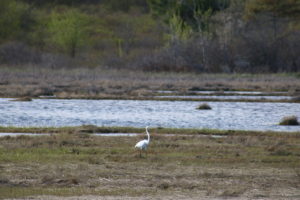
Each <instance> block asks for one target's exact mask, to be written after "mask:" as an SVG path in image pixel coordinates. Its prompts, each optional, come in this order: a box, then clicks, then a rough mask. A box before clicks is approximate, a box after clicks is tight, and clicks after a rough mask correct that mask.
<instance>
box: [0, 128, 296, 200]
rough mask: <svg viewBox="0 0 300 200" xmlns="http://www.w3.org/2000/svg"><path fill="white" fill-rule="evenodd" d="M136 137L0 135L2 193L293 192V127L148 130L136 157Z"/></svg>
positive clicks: (278, 195) (279, 195)
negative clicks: (246, 131) (204, 133)
mask: <svg viewBox="0 0 300 200" xmlns="http://www.w3.org/2000/svg"><path fill="white" fill-rule="evenodd" d="M143 137H144V135H142V136H141V137H140V138H136V137H94V136H90V135H87V134H82V133H81V134H76V133H70V134H61V135H52V136H46V137H24V136H22V137H16V138H15V137H6V138H0V163H1V164H0V169H1V171H0V193H1V194H2V196H1V197H2V198H22V197H24V196H40V195H56V196H82V195H84V196H85V197H86V199H93V198H94V197H95V196H98V198H99V196H101V197H104V196H112V197H111V198H112V199H118V198H119V199H120V198H123V197H124V196H127V197H132V198H133V197H140V198H149V199H151V198H154V199H155V198H164V197H166V198H169V199H180V198H179V197H186V195H189V197H190V198H191V199H199V198H219V199H223V198H239V199H243V198H244V199H245V198H250V199H253V198H257V197H260V198H261V199H264V198H266V199H285V198H291V199H293V198H296V197H297V195H300V194H299V190H298V189H297V188H299V186H300V179H299V178H296V177H299V172H298V171H297V168H298V166H299V164H300V163H299V155H300V148H299V145H298V144H299V142H300V141H299V136H298V135H290V136H289V137H286V138H284V137H283V136H282V135H279V136H276V135H272V136H259V135H256V136H242V135H235V136H230V137H227V138H209V137H207V138H205V137H184V136H168V137H166V136H160V135H159V134H157V133H155V132H153V137H152V142H151V144H150V146H149V150H148V153H147V154H144V155H143V157H142V158H139V155H138V153H137V152H135V150H134V148H133V146H134V144H135V143H136V141H138V140H139V139H141V138H143ZM145 193H147V195H146V196H145ZM88 195H92V196H91V197H90V198H89V196H88ZM44 198H45V199H51V196H50V197H47V196H45V197H44ZM42 199H43V198H42Z"/></svg>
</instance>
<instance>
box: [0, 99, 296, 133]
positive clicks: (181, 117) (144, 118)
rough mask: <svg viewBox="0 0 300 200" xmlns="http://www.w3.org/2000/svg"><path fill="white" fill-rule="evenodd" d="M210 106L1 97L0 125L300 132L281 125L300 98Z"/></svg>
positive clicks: (214, 103)
mask: <svg viewBox="0 0 300 200" xmlns="http://www.w3.org/2000/svg"><path fill="white" fill-rule="evenodd" d="M206 103H208V104H209V105H210V106H211V107H212V110H197V109H196V107H197V106H198V105H199V104H201V102H195V101H150V100H149V101H148V100H147V101H139V100H74V99H73V100H61V99H34V100H33V101H30V102H17V101H11V99H8V98H0V126H18V127H32V126H34V127H61V126H80V125H86V124H93V125H97V126H131V127H144V126H146V125H150V126H152V127H173V128H210V129H223V130H231V129H232V130H262V131H267V130H273V131H300V126H279V125H277V124H278V123H279V121H280V120H281V119H282V118H283V117H285V116H290V115H295V116H297V117H298V118H300V104H299V103H261V102H251V103H250V102H206Z"/></svg>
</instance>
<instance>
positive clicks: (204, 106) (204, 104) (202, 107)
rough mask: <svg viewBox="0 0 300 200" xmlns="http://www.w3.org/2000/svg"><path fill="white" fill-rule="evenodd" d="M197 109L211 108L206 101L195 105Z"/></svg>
mask: <svg viewBox="0 0 300 200" xmlns="http://www.w3.org/2000/svg"><path fill="white" fill-rule="evenodd" d="M197 109H198V110H211V109H212V108H211V107H210V105H208V104H207V103H203V104H201V105H199V106H198V107H197Z"/></svg>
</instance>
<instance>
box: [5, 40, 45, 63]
mask: <svg viewBox="0 0 300 200" xmlns="http://www.w3.org/2000/svg"><path fill="white" fill-rule="evenodd" d="M41 59H42V58H41V54H40V53H38V52H37V51H36V50H34V49H32V48H30V47H28V46H27V45H25V44H24V43H20V42H8V43H5V44H3V45H1V46H0V62H1V63H3V64H8V65H23V64H37V63H40V62H41Z"/></svg>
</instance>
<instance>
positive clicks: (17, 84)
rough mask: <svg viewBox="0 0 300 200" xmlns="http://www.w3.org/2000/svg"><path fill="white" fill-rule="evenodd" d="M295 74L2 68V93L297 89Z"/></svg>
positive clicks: (102, 94) (71, 94)
mask: <svg viewBox="0 0 300 200" xmlns="http://www.w3.org/2000/svg"><path fill="white" fill-rule="evenodd" d="M299 88H300V79H299V78H297V77H296V76H292V75H283V74H279V75H276V74H266V75H242V74H233V75H230V74H191V73H182V74H179V73H151V72H141V71H126V70H108V69H103V68H93V69H91V68H69V69H49V68H41V67H40V68H39V67H31V66H24V67H22V68H21V67H19V68H16V67H5V66H1V67H0V96H2V97H19V96H30V97H38V96H40V95H50V96H52V95H55V96H56V97H58V98H122V97H145V96H151V95H153V91H157V90H176V91H181V92H182V93H184V92H186V91H188V90H190V89H192V90H193V89H200V90H261V91H278V90H285V91H291V92H292V91H296V90H297V89H299Z"/></svg>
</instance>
